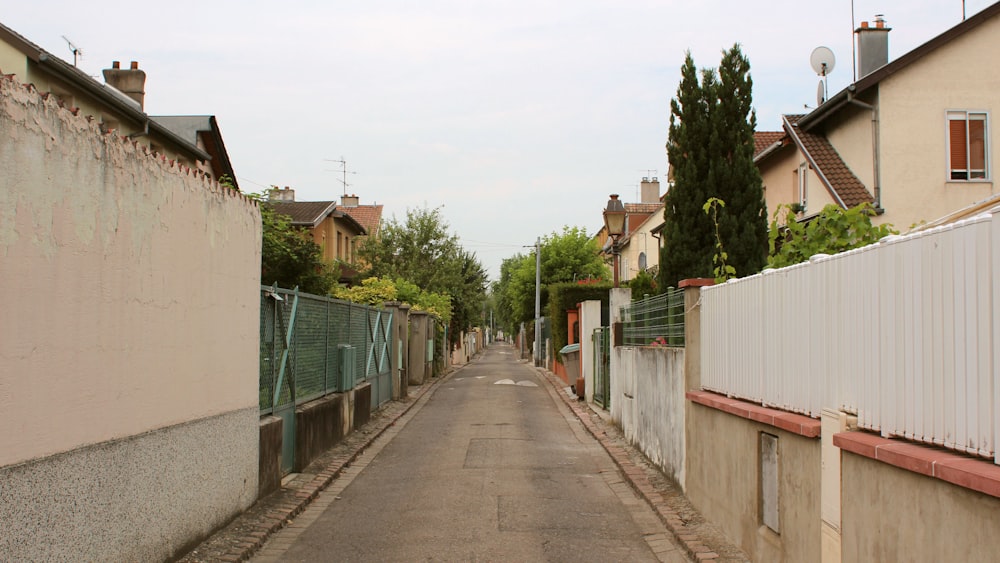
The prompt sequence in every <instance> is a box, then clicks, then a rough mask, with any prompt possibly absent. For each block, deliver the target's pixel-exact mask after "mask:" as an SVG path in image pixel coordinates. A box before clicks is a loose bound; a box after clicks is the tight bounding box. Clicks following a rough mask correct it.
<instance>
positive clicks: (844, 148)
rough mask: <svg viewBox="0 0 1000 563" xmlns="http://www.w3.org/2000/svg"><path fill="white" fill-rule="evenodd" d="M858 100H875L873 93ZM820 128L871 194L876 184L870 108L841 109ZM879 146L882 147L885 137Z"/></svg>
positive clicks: (872, 103)
mask: <svg viewBox="0 0 1000 563" xmlns="http://www.w3.org/2000/svg"><path fill="white" fill-rule="evenodd" d="M858 101H860V102H862V103H865V104H869V105H875V104H876V103H878V100H877V98H876V97H875V96H874V95H867V94H866V95H865V96H861V97H859V98H858ZM822 127H823V130H824V131H825V132H826V138H827V140H829V141H830V144H831V145H833V146H834V148H836V150H837V154H839V155H840V158H841V159H843V161H844V163H845V164H847V167H848V168H850V169H851V172H853V173H854V175H855V176H857V178H858V180H861V183H862V184H864V185H865V187H866V188H867V189H868V192H869V193H871V192H872V190H874V186H875V167H874V164H873V162H874V154H873V153H872V141H873V137H872V112H871V110H869V109H865V108H864V107H861V106H857V105H851V106H847V107H844V108H841V110H840V112H839V113H838V114H837V115H836V116H834V117H831V118H830V119H829V120H828V121H827V122H825V123H824V124H823V126H822ZM882 146H883V147H885V142H884V140H883V142H882ZM883 175H884V171H883ZM873 195H874V194H873Z"/></svg>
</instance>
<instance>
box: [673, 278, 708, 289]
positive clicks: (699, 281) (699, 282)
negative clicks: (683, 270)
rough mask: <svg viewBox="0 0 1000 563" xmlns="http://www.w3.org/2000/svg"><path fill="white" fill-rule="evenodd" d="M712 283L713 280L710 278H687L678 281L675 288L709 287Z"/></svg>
mask: <svg viewBox="0 0 1000 563" xmlns="http://www.w3.org/2000/svg"><path fill="white" fill-rule="evenodd" d="M713 285H715V280H713V279H712V278H688V279H686V280H681V281H680V282H678V283H677V289H684V288H685V287H711V286H713Z"/></svg>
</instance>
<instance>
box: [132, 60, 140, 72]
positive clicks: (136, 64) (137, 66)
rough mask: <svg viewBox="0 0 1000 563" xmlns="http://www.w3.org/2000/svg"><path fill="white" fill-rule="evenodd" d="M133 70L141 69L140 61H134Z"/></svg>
mask: <svg viewBox="0 0 1000 563" xmlns="http://www.w3.org/2000/svg"><path fill="white" fill-rule="evenodd" d="M132 70H139V61H132Z"/></svg>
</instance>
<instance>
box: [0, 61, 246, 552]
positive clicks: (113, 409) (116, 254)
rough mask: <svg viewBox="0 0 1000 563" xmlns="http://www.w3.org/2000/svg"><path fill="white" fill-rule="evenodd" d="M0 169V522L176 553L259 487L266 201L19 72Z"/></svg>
mask: <svg viewBox="0 0 1000 563" xmlns="http://www.w3.org/2000/svg"><path fill="white" fill-rule="evenodd" d="M0 170H2V171H3V173H2V175H0V311H3V313H2V314H0V428H3V432H0V468H2V471H3V472H4V473H5V474H6V475H7V476H14V475H19V476H20V477H19V478H20V479H21V481H8V480H7V479H4V478H2V477H0V482H3V483H4V487H3V489H2V495H3V496H4V498H0V505H4V506H14V508H15V509H16V510H14V511H13V512H3V513H2V517H0V528H2V529H5V530H11V529H20V530H24V526H26V525H27V526H33V528H32V530H34V531H35V532H37V533H25V534H18V535H17V536H15V538H16V542H15V543H16V545H17V547H18V548H19V549H29V548H30V547H31V546H35V547H36V548H38V549H47V548H45V546H43V545H42V544H41V543H39V542H45V541H48V540H45V533H44V530H43V529H42V528H45V527H49V528H53V527H54V528H62V527H63V526H64V525H65V524H66V523H67V522H72V523H73V525H72V526H68V527H66V528H65V529H63V530H62V533H65V534H67V538H66V541H67V542H69V541H72V540H78V541H80V542H84V543H85V544H86V543H87V542H91V543H93V542H95V541H96V540H95V538H103V539H104V542H105V543H104V545H106V546H107V549H108V550H116V549H117V546H132V547H133V551H130V552H118V551H107V552H105V553H106V554H107V555H108V556H110V557H112V558H120V559H130V560H131V559H134V560H148V559H151V558H163V557H165V556H166V555H168V554H170V553H175V551H174V550H176V549H177V548H178V547H180V546H181V545H183V544H184V543H186V542H189V541H191V540H192V539H195V538H194V536H192V534H197V533H207V531H209V530H210V529H211V528H212V527H213V526H216V525H219V524H221V523H222V522H223V521H224V520H225V519H226V518H228V517H230V516H231V515H232V514H234V513H236V512H238V511H239V510H241V509H242V508H244V507H246V506H249V504H250V503H251V502H253V500H254V498H255V496H256V489H257V442H258V423H257V417H258V413H257V401H258V398H257V387H258V382H257V379H258V373H257V372H258V366H257V358H258V353H257V352H258V350H257V348H258V338H259V336H258V328H257V327H258V323H259V281H258V280H259V267H260V216H259V211H258V210H257V208H256V206H255V204H253V203H252V202H250V201H248V200H247V199H245V198H244V197H243V196H241V195H240V194H238V193H235V192H231V191H229V190H226V189H223V188H220V187H219V186H218V185H216V184H214V183H212V182H210V181H208V180H206V179H204V177H203V176H201V175H199V174H197V173H195V172H191V171H188V170H187V169H186V168H182V167H179V166H176V165H173V164H171V163H170V162H164V161H161V160H159V159H157V158H155V157H154V156H152V155H150V154H148V153H147V152H146V151H144V150H143V149H142V148H141V146H137V145H136V144H134V143H132V142H130V141H127V140H123V139H121V138H120V137H114V136H107V135H101V134H100V131H99V129H98V128H97V126H96V124H94V123H92V122H90V121H88V120H87V119H85V118H82V117H75V116H73V115H72V114H71V113H70V112H69V111H67V110H64V109H60V108H59V107H58V106H57V104H56V103H55V101H54V100H51V99H50V100H43V99H42V98H41V96H39V95H38V94H37V93H36V92H35V91H34V90H32V89H31V88H28V87H25V86H21V85H20V84H19V83H17V82H15V81H14V80H10V79H0ZM165 448H166V449H165ZM164 451H172V452H173V454H172V455H164V454H163V452H164ZM73 480H79V482H78V483H70V482H69V481H73ZM18 482H20V483H22V484H25V483H27V485H24V486H27V487H30V488H31V489H30V490H34V491H35V493H36V496H35V497H34V498H32V506H31V507H30V509H29V508H27V507H24V506H23V503H24V502H26V501H23V500H19V499H28V498H30V497H28V496H23V495H24V494H26V491H29V489H19V488H18V486H19V485H18V484H17V483H18ZM8 483H10V486H8ZM206 487H210V488H211V491H206ZM49 490H51V491H66V492H59V493H53V494H41V493H43V492H44V491H49ZM199 492H201V493H202V494H199ZM19 495H21V496H19ZM11 502H14V503H16V504H14V505H11V504H10V503H11ZM22 510H27V511H28V512H27V513H28V514H32V515H35V516H33V518H34V519H33V520H32V521H30V522H29V521H26V520H24V514H25V512H22ZM138 511H148V513H149V514H150V515H152V516H156V517H157V520H156V522H155V525H150V526H141V525H134V524H133V525H130V526H121V527H118V528H107V522H117V521H119V520H121V518H122V516H121V514H123V513H127V514H134V513H136V512H138ZM108 530H111V531H108ZM115 530H117V532H120V533H123V534H128V537H127V538H126V539H127V541H124V540H123V541H112V540H110V539H108V537H107V534H111V535H114V533H116V532H115ZM105 532H106V533H105ZM5 535H6V534H5ZM118 539H119V540H122V538H121V537H119V538H118ZM59 545H64V543H60V544H59ZM88 545H89V544H88ZM154 553H155V554H156V557H149V556H148V555H150V554H154ZM0 559H5V560H6V559H10V558H8V557H5V556H4V554H3V553H0ZM13 559H18V558H16V557H15V558H13Z"/></svg>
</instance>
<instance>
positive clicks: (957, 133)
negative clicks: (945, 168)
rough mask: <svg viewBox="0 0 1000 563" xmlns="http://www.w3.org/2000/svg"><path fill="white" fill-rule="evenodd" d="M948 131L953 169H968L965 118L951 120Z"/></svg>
mask: <svg viewBox="0 0 1000 563" xmlns="http://www.w3.org/2000/svg"><path fill="white" fill-rule="evenodd" d="M948 131H949V132H948V146H949V149H950V151H951V159H950V162H951V169H952V170H953V171H954V170H966V168H967V166H968V161H967V160H966V157H965V120H964V119H951V120H949V121H948Z"/></svg>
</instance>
